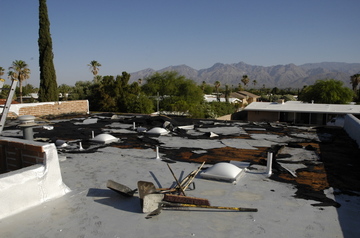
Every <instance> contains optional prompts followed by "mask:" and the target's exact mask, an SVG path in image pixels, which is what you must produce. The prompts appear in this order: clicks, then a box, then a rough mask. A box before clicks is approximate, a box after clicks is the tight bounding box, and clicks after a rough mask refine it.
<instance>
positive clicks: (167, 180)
mask: <svg viewBox="0 0 360 238" xmlns="http://www.w3.org/2000/svg"><path fill="white" fill-rule="evenodd" d="M92 116H93V117H94V116H95V115H92ZM98 118H99V120H98V121H97V123H94V124H88V123H78V122H79V121H80V120H81V119H77V118H74V119H73V120H70V121H52V123H54V124H56V126H55V127H54V130H40V128H37V130H38V131H37V133H36V136H38V137H39V138H52V137H53V136H54V135H56V136H57V138H59V139H68V140H69V139H71V140H73V139H79V138H86V139H88V136H89V134H91V131H92V130H95V131H96V133H99V132H101V131H102V130H104V132H105V131H106V132H107V133H110V134H113V135H115V136H116V137H121V141H119V142H116V143H115V144H112V145H111V146H106V147H98V149H97V151H94V152H81V153H75V152H72V153H69V152H66V151H62V152H61V153H60V154H59V157H60V158H59V159H60V167H61V173H62V175H63V181H64V183H65V184H66V185H67V186H68V187H69V188H70V189H71V190H72V191H71V192H70V193H68V194H66V195H64V196H63V197H61V198H58V199H54V200H51V201H47V202H46V203H44V204H42V205H39V206H37V207H34V208H32V209H30V210H27V211H24V212H22V213H20V214H16V215H14V216H11V217H8V218H6V219H2V220H1V222H0V236H1V237H8V238H15V237H16V238H17V237H30V236H31V237H188V236H189V237H231V236H234V234H241V235H242V236H244V237H259V236H265V235H266V236H267V237H359V236H360V230H359V229H357V227H358V224H359V223H360V216H358V211H359V210H360V203H359V197H358V196H354V195H352V194H347V193H341V192H339V191H342V190H335V189H337V188H336V187H335V188H333V187H332V186H334V185H338V186H339V185H340V184H345V185H348V186H349V187H351V188H352V189H355V187H359V183H358V182H357V181H358V180H353V181H355V182H354V183H352V184H351V185H349V183H348V182H347V181H349V180H348V179H344V178H343V177H341V179H338V181H336V182H335V179H334V178H333V177H330V175H331V173H330V168H334V167H336V169H335V168H334V169H333V171H336V172H337V174H336V175H337V178H339V177H338V176H339V174H340V173H339V171H340V169H342V168H343V169H342V170H341V171H343V173H344V175H343V176H345V175H346V176H349V174H350V173H356V172H357V171H358V169H357V168H358V165H357V163H356V158H355V156H348V157H349V159H347V160H346V162H343V161H344V160H343V159H342V158H339V157H340V156H345V155H344V154H345V153H339V154H336V159H337V160H340V161H341V162H339V164H338V166H324V165H323V164H322V163H330V162H331V161H333V160H326V159H324V160H321V161H320V160H318V157H317V155H316V153H315V151H312V150H307V149H305V147H302V148H295V147H290V146H288V147H286V150H284V151H283V152H282V154H283V155H287V157H284V156H283V157H281V156H280V157H279V160H278V162H279V164H280V163H282V164H283V166H284V167H286V168H287V169H288V170H292V171H295V172H296V175H297V177H294V176H291V175H290V174H289V173H288V172H287V170H285V169H283V170H280V169H279V167H276V168H277V170H276V171H274V172H273V175H272V176H271V177H268V176H267V174H266V173H265V172H266V163H263V162H264V161H263V159H262V158H263V157H264V154H265V156H266V151H267V148H271V147H273V146H274V145H278V144H284V143H287V142H289V143H290V142H291V141H293V143H294V141H296V142H298V141H299V136H302V137H303V138H309V139H304V140H306V141H309V143H310V142H312V145H314V143H313V141H316V140H320V139H319V134H318V133H317V132H315V131H309V130H307V129H301V128H298V130H299V131H297V130H296V131H293V132H292V133H290V131H291V130H292V127H283V128H281V130H280V129H279V131H275V130H276V129H277V128H273V127H270V126H271V125H268V124H266V123H265V124H263V125H253V124H251V123H238V122H234V123H230V122H221V121H210V120H200V121H199V122H197V123H196V124H197V125H198V126H197V127H195V129H190V130H189V131H187V133H185V134H184V135H183V133H172V134H171V135H167V136H159V137H146V136H141V135H138V134H137V133H136V131H134V130H133V129H132V128H133V124H132V123H133V121H134V122H135V121H136V124H139V125H146V126H149V127H150V125H151V126H154V125H155V124H163V121H162V120H161V121H160V118H159V117H151V118H139V116H136V117H132V118H131V120H130V117H129V118H127V117H126V116H124V119H122V120H121V119H117V120H112V119H110V118H108V117H104V116H103V115H99V117H98ZM161 118H163V117H161ZM155 119H157V120H156V121H155ZM182 120H184V119H183V118H178V123H179V125H181V124H184V125H187V122H185V121H184V123H182V122H183V121H182ZM84 122H85V121H84ZM145 122H147V124H146V123H145ZM279 126H282V125H279ZM260 129H262V130H260ZM289 130H290V131H289ZM273 131H274V132H275V133H272V132H273ZM280 131H281V132H283V134H282V135H281V136H280V135H279V134H280ZM79 132H81V133H79ZM208 132H214V133H216V134H218V137H215V138H210V137H208V136H205V135H206V134H207V133H208ZM285 132H287V133H285ZM9 133H14V134H15V135H17V132H16V131H13V130H9ZM72 136H74V137H72ZM80 136H81V137H80ZM316 138H317V139H316ZM73 141H74V143H76V142H75V140H73ZM68 142H70V141H68ZM84 142H85V141H84ZM319 143H321V142H319ZM333 143H335V140H331V141H329V142H327V143H324V145H323V146H331V148H336V149H337V150H339V149H343V147H345V146H347V147H346V148H352V147H350V146H352V144H351V143H346V144H345V145H344V143H343V140H341V145H342V146H337V144H336V145H335V144H333ZM155 145H161V147H160V151H159V152H160V157H161V159H155ZM302 145H303V146H305V145H307V144H302ZM84 148H86V147H85V144H84ZM326 148H329V147H326ZM320 149H322V148H320ZM348 150H350V149H348ZM327 151H329V153H331V151H332V150H331V151H330V150H326V149H325V148H324V149H323V150H322V151H321V152H322V155H323V158H327V157H326V156H327V154H326V152H327ZM341 152H343V151H341ZM333 153H334V152H333ZM354 153H356V152H354ZM324 154H325V155H324ZM289 155H291V156H290V157H289ZM284 158H285V160H284ZM350 159H355V160H350ZM171 160H175V161H176V163H173V164H171V168H172V169H173V171H174V174H175V176H176V177H177V178H179V179H180V178H184V177H185V176H186V175H187V174H188V173H189V172H191V171H193V170H194V169H196V168H198V166H199V164H200V163H201V162H202V161H203V160H206V165H205V166H204V169H205V167H210V164H211V162H214V161H215V160H219V161H225V160H227V161H229V160H238V161H239V162H241V161H245V162H248V161H252V163H251V165H250V166H249V168H248V169H247V170H245V174H243V176H242V177H241V178H240V180H239V181H238V183H237V184H235V185H234V184H230V183H226V182H220V181H216V180H215V181H214V180H206V179H202V178H200V175H201V173H202V172H200V174H199V176H196V177H195V179H194V182H195V183H196V189H193V190H186V194H187V195H188V196H192V197H198V198H204V199H209V201H210V202H211V205H214V206H217V205H218V206H230V207H250V208H258V212H233V211H230V212H229V211H226V210H204V209H203V210H200V209H192V208H189V210H185V211H184V210H177V209H175V210H165V209H164V210H163V211H162V212H161V214H159V215H158V216H155V217H153V218H152V219H150V220H148V219H145V217H146V214H144V213H143V212H142V209H141V206H140V200H139V196H138V193H136V194H135V196H134V197H131V198H128V197H124V196H122V195H120V194H118V193H116V192H114V191H112V190H110V189H108V188H107V187H106V182H107V181H108V180H109V179H111V180H113V181H116V182H118V183H121V184H123V185H126V186H129V187H130V188H132V189H133V188H136V184H137V182H138V181H140V180H141V181H149V182H152V183H153V184H154V185H155V186H156V187H163V188H167V187H170V186H174V184H175V180H174V178H173V176H172V175H171V172H170V171H169V170H168V168H167V165H166V163H165V162H168V161H171ZM274 160H275V158H274ZM334 160H335V159H334ZM181 161H183V162H181ZM276 164H277V163H276ZM276 164H273V165H274V166H275V165H276ZM317 164H318V165H317ZM330 165H332V164H330ZM324 167H327V168H329V169H327V170H326V171H325V170H324V169H323V168H324ZM314 168H316V169H314ZM318 168H322V172H320V171H319V170H318ZM349 168H351V169H349ZM344 171H346V172H344ZM306 176H309V179H305V178H307V177H306ZM326 178H328V179H326ZM356 178H357V177H356ZM349 179H350V178H349ZM285 181H288V182H285ZM307 181H308V182H310V183H311V184H314V186H316V189H317V190H316V191H315V190H312V189H311V187H310V186H309V185H308V184H307ZM312 181H314V182H312ZM328 181H329V183H330V182H331V184H328ZM342 181H343V182H342ZM194 188H195V187H194ZM304 188H305V189H304ZM325 188H326V189H325ZM317 191H319V192H317ZM356 191H358V190H356ZM39 192H40V191H39ZM41 192H43V191H41ZM354 194H355V192H354ZM297 195H298V196H297ZM301 195H303V197H301ZM329 201H330V202H329ZM328 203H330V205H326V204H328ZM314 204H315V205H314ZM331 204H340V205H341V207H339V208H336V207H334V206H333V205H331ZM49 221H50V222H49Z"/></svg>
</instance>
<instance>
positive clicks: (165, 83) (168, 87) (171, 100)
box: [141, 71, 204, 111]
mask: <svg viewBox="0 0 360 238" xmlns="http://www.w3.org/2000/svg"><path fill="white" fill-rule="evenodd" d="M141 89H142V91H143V92H144V93H145V94H146V95H148V96H150V97H155V96H156V95H157V93H159V96H160V98H161V99H162V100H161V103H160V106H161V108H160V109H161V110H166V111H170V110H175V108H176V107H179V105H180V104H179V103H178V102H179V101H184V102H186V103H187V105H188V106H189V107H191V106H192V105H198V104H199V103H201V102H202V101H203V100H204V96H203V93H202V91H201V89H200V88H199V87H198V86H197V85H196V83H195V82H194V81H193V80H191V79H187V78H185V77H184V76H182V75H179V74H178V73H177V72H175V71H166V72H162V73H158V72H157V73H154V74H153V75H151V76H149V77H147V78H146V83H145V84H144V85H143V86H142V87H141ZM154 103H155V101H154ZM181 105H184V103H181ZM181 108H184V107H183V106H182V107H181Z"/></svg>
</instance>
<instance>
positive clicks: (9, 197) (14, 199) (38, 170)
mask: <svg viewBox="0 0 360 238" xmlns="http://www.w3.org/2000/svg"><path fill="white" fill-rule="evenodd" d="M0 143H1V148H2V150H4V149H5V148H6V147H13V146H14V144H16V145H18V144H20V143H21V144H23V145H24V146H23V150H26V148H27V147H31V148H33V147H34V146H35V147H39V148H38V150H39V151H44V154H45V156H44V161H43V163H40V164H34V165H32V166H29V167H25V168H22V169H18V170H14V171H11V172H8V173H4V174H1V175H0V211H1V213H0V219H2V218H5V217H8V216H11V215H14V214H16V213H19V212H22V211H24V210H27V209H29V208H31V207H34V206H37V205H40V204H42V203H43V202H46V201H48V200H51V199H54V198H57V197H60V196H63V195H65V194H66V193H67V192H69V191H70V189H69V188H68V187H67V186H66V185H65V184H64V183H63V181H62V177H61V171H60V165H59V159H58V154H57V150H56V147H55V145H54V144H47V143H39V142H36V144H34V143H35V142H33V141H26V140H21V139H16V138H4V137H0ZM2 155H4V154H2ZM2 157H3V156H2ZM5 159H6V158H5Z"/></svg>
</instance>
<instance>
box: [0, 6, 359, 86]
mask: <svg viewBox="0 0 360 238" xmlns="http://www.w3.org/2000/svg"><path fill="white" fill-rule="evenodd" d="M47 5H48V12H49V18H50V22H51V35H52V40H53V52H54V63H55V68H56V74H57V82H58V84H59V85H60V84H68V85H74V84H75V82H76V81H80V80H83V81H85V80H92V74H91V72H90V70H89V68H88V66H87V64H89V63H90V61H92V60H96V61H98V62H100V63H101V64H102V67H100V72H99V74H100V75H117V74H121V72H122V71H126V72H128V73H131V72H136V71H139V70H142V69H146V68H153V69H155V70H159V69H162V68H165V67H167V66H170V65H180V64H186V65H188V66H190V67H192V68H194V69H203V68H208V67H211V66H212V65H213V64H215V63H218V62H220V63H238V62H240V61H243V62H245V63H247V64H252V65H262V66H271V65H278V64H289V63H294V64H296V65H301V64H304V63H318V62H347V63H360V47H359V46H360V31H359V23H360V14H359V9H360V1H359V0H301V1H299V0H253V1H248V0H247V1H245V0H182V1H180V0H178V1H176V0H131V1H129V0H102V1H99V0H86V1H85V0H48V1H47ZM0 12H1V27H0V32H1V34H0V46H1V48H0V49H1V50H0V66H2V67H3V68H5V69H8V67H9V66H10V65H11V63H12V61H14V60H24V61H25V62H26V63H28V64H29V66H30V69H31V71H32V74H31V77H30V79H29V80H28V83H30V84H33V85H34V86H36V87H38V86H39V64H38V46H37V40H38V0H16V1H14V0H0ZM4 76H5V75H4ZM7 83H9V81H7Z"/></svg>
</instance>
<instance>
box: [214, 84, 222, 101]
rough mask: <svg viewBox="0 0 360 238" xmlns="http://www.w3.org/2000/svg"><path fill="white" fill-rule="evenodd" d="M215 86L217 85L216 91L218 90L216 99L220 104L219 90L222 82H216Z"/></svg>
mask: <svg viewBox="0 0 360 238" xmlns="http://www.w3.org/2000/svg"><path fill="white" fill-rule="evenodd" d="M214 85H215V90H216V99H217V101H218V102H220V94H219V88H220V85H221V84H220V82H219V81H216V82H215V83H214Z"/></svg>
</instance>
